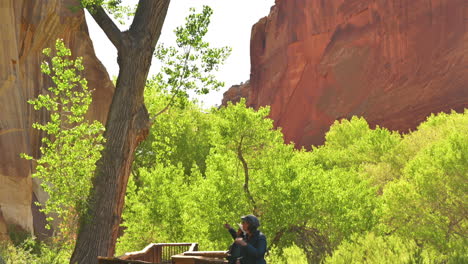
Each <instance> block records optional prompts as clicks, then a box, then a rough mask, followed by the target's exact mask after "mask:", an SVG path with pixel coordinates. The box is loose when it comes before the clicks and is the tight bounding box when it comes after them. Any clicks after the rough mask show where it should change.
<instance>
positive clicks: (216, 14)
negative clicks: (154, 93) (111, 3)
mask: <svg viewBox="0 0 468 264" xmlns="http://www.w3.org/2000/svg"><path fill="white" fill-rule="evenodd" d="M274 1H275V0H172V1H171V4H170V6H169V10H168V13H167V16H166V21H165V23H164V26H163V29H162V33H161V37H160V38H159V41H158V43H164V44H166V45H174V44H175V43H174V41H175V37H174V33H173V30H174V29H175V28H176V27H178V26H180V25H182V24H183V23H184V22H185V17H186V16H187V15H188V14H189V8H190V7H195V8H196V11H197V12H200V11H201V10H202V6H203V5H208V6H210V7H211V8H213V15H212V17H211V24H210V27H209V31H208V34H207V35H206V40H207V41H208V42H209V43H210V45H211V46H212V47H222V46H230V47H231V48H232V54H231V56H230V57H229V58H228V59H227V61H226V63H225V64H224V65H223V66H222V67H221V69H220V71H219V72H218V73H216V76H217V78H218V80H220V81H223V82H225V87H224V88H222V89H221V90H220V91H219V92H210V94H208V95H204V96H202V97H200V98H199V99H200V100H202V101H203V103H204V106H205V107H211V106H214V105H219V104H221V100H222V96H223V93H224V92H225V91H226V90H227V89H228V88H229V87H231V86H232V85H234V84H239V83H241V82H245V81H247V80H248V79H249V78H250V33H251V29H252V26H253V25H254V24H255V23H256V22H257V21H258V20H259V19H260V18H262V17H264V16H267V15H268V13H269V12H270V7H271V6H273V5H274ZM123 2H124V4H132V3H133V4H135V3H137V2H138V1H137V0H124V1H123ZM86 21H87V23H88V27H89V32H90V35H91V39H92V40H93V44H94V49H95V52H96V55H97V57H98V58H99V59H100V60H101V61H102V63H103V64H104V66H105V67H106V69H107V72H108V73H109V76H111V78H112V76H117V75H118V71H119V67H118V64H117V51H116V49H115V48H114V46H113V45H112V44H111V42H110V41H109V40H108V39H107V37H106V36H105V34H104V32H102V30H101V29H100V28H99V26H98V25H97V24H96V23H95V22H94V20H93V18H92V17H91V16H89V14H86ZM116 24H117V23H116ZM118 25H119V26H120V29H121V30H125V29H127V28H128V26H129V25H126V26H122V25H120V24H118ZM154 63H156V62H155V61H153V64H154ZM152 73H154V70H153V72H152V71H151V70H150V75H151V74H152Z"/></svg>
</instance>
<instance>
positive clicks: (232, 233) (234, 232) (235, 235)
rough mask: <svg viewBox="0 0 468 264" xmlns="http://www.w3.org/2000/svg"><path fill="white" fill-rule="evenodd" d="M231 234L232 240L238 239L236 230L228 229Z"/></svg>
mask: <svg viewBox="0 0 468 264" xmlns="http://www.w3.org/2000/svg"><path fill="white" fill-rule="evenodd" d="M228 231H229V233H230V234H231V236H232V238H234V239H236V237H237V232H236V231H235V230H234V228H232V227H231V228H229V229H228Z"/></svg>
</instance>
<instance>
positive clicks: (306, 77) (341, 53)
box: [248, 0, 468, 147]
mask: <svg viewBox="0 0 468 264" xmlns="http://www.w3.org/2000/svg"><path fill="white" fill-rule="evenodd" d="M251 64H252V66H251V79H250V85H251V90H250V92H249V99H248V104H249V105H250V106H254V107H259V106H263V105H271V111H272V112H271V117H272V118H273V119H274V120H275V124H276V125H277V126H280V127H282V128H283V132H284V134H285V140H286V142H289V141H294V142H295V143H296V145H297V146H306V147H309V146H310V145H311V144H314V145H316V144H321V143H323V141H324V134H325V133H326V131H327V130H328V128H329V126H330V125H331V124H332V123H333V121H334V120H336V119H341V118H349V117H351V116H353V115H357V116H363V117H365V118H366V119H367V120H368V122H369V123H370V124H371V125H373V126H374V125H379V126H382V127H386V128H388V129H391V130H398V131H400V132H406V131H408V130H410V129H415V127H416V126H417V125H418V124H419V123H420V122H421V121H424V120H425V118H426V117H427V116H428V115H429V114H430V113H437V112H441V111H450V109H454V110H456V111H462V110H463V109H464V108H468V1H466V0H424V1H423V0H399V1H387V0H326V1H325V0H276V5H275V6H274V7H272V9H271V12H270V14H269V16H268V17H265V18H263V19H261V20H260V21H259V22H258V23H257V24H256V25H254V27H253V29H252V40H251Z"/></svg>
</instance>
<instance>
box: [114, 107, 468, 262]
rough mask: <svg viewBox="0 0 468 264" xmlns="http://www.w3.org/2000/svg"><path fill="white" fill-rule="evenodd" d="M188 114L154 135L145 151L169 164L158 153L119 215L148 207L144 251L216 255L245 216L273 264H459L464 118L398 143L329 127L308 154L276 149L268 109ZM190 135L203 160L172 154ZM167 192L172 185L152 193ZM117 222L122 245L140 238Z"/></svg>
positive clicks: (431, 122)
mask: <svg viewBox="0 0 468 264" xmlns="http://www.w3.org/2000/svg"><path fill="white" fill-rule="evenodd" d="M197 111H200V110H197V109H196V108H193V107H191V106H190V104H189V107H187V108H186V109H178V110H177V111H173V112H170V113H176V115H174V118H173V119H171V118H167V119H165V121H164V122H172V123H173V124H163V123H161V124H160V125H161V126H162V127H163V128H164V130H166V132H165V135H167V137H158V138H154V142H153V144H155V145H154V146H158V147H161V146H163V144H165V143H164V142H170V143H169V144H168V145H167V147H166V151H167V153H166V154H164V151H162V152H161V154H159V157H160V158H159V160H158V162H155V163H154V164H152V165H150V167H152V168H153V169H151V170H148V169H145V170H142V171H144V173H143V174H144V177H141V178H142V179H143V178H144V180H142V181H140V182H139V184H140V185H139V186H144V187H141V188H140V189H138V192H135V193H134V194H132V192H133V191H132V192H129V194H128V197H132V204H131V205H129V207H128V208H127V209H126V210H128V211H131V210H133V209H131V208H140V207H145V206H146V205H147V204H152V203H153V202H151V199H154V205H151V206H149V208H147V209H145V210H149V211H152V209H151V208H152V207H154V208H157V211H155V212H152V213H151V214H149V213H148V214H146V213H144V214H143V215H148V216H151V217H147V219H146V220H145V219H143V218H146V216H145V217H143V218H141V219H139V220H141V221H140V222H138V224H137V225H138V226H144V224H143V223H146V225H148V223H151V224H150V226H151V225H154V226H156V227H154V228H155V229H157V230H158V231H157V232H155V233H154V235H153V236H152V238H151V239H149V240H146V241H145V243H146V242H149V241H152V242H155V241H157V242H163V241H167V240H171V241H176V239H177V240H178V241H197V242H199V243H200V245H201V248H202V249H204V250H220V249H224V248H227V246H228V245H229V244H230V243H231V242H232V240H231V238H230V236H229V235H228V234H227V232H226V231H225V230H224V229H223V227H222V224H223V223H225V222H229V223H233V222H236V221H239V216H240V215H243V214H247V213H255V214H257V215H258V216H259V217H260V219H261V222H262V226H261V230H262V231H263V232H264V233H265V234H266V235H267V238H268V243H269V245H271V246H273V249H272V251H271V252H270V255H269V257H268V258H269V260H270V262H272V263H302V261H303V258H302V256H304V255H305V256H306V257H307V261H308V262H309V263H319V262H322V261H325V260H326V261H328V262H331V263H347V262H351V263H361V262H363V260H364V259H366V260H367V261H368V263H380V262H381V261H384V262H383V263H387V262H388V263H390V262H394V263H464V262H465V261H466V256H467V254H466V250H465V248H466V244H467V242H466V239H465V237H466V230H467V229H466V219H465V215H466V214H465V211H464V210H465V208H466V201H467V199H466V193H467V192H466V186H465V184H463V183H464V182H466V180H467V175H468V174H467V172H468V168H467V160H468V159H467V153H468V148H467V145H466V144H467V142H468V140H467V135H468V133H467V130H466V129H467V128H468V126H467V124H468V122H467V118H468V113H467V112H465V113H464V114H457V113H452V114H450V115H447V114H440V115H437V116H433V117H431V118H429V119H428V121H427V122H426V123H423V124H422V125H421V126H420V129H419V130H418V131H415V132H413V133H411V134H408V135H404V136H403V137H402V136H400V135H398V134H396V133H393V132H389V131H388V130H386V129H382V128H378V127H377V128H375V129H371V128H370V127H369V126H368V124H367V122H366V121H365V120H364V119H362V118H352V119H351V120H350V121H341V122H336V123H335V124H334V125H333V126H332V127H331V128H330V132H329V134H327V141H326V143H325V145H323V146H320V147H315V148H313V150H312V151H310V152H308V151H305V150H295V149H294V148H293V147H292V146H291V145H285V144H284V143H283V140H282V135H281V133H280V131H278V130H274V129H273V123H272V121H271V120H269V119H268V118H267V116H268V108H262V109H259V110H258V111H254V110H253V109H249V108H247V107H246V105H245V101H241V102H240V103H238V104H236V105H229V106H228V107H223V108H221V109H218V110H216V109H213V110H211V111H210V112H208V113H205V114H203V115H202V116H203V118H201V119H200V118H199V117H196V118H190V117H191V116H197V114H195V113H196V112H197ZM183 113H185V114H183ZM161 120H162V119H161ZM195 125H196V126H195ZM449 127H452V128H454V129H449ZM185 128H190V129H188V130H187V129H185ZM194 128H196V129H194ZM203 129H208V130H209V132H207V131H205V132H203ZM171 130H173V131H177V133H170V132H169V131H171ZM187 131H189V132H187ZM193 131H196V132H195V133H192V132H193ZM184 133H187V135H189V138H190V140H186V139H184V137H183V136H182V134H184ZM197 135H198V136H200V139H199V140H200V141H199V142H203V144H202V145H201V146H203V147H202V148H203V149H204V151H203V153H204V154H203V155H198V154H196V152H194V153H192V149H193V148H192V147H188V148H187V149H191V150H190V152H191V153H192V154H189V153H185V154H184V155H182V154H181V153H182V152H183V149H184V144H187V145H190V144H189V143H190V141H195V139H194V138H195V137H197ZM178 140H180V141H181V142H182V144H177V142H178ZM156 142H159V143H156ZM172 144H173V145H177V149H178V150H177V152H178V153H179V154H177V155H176V156H172V155H171V154H172V150H173V148H171V147H170V145H172ZM197 144H199V143H197ZM415 145H416V146H417V147H415ZM153 151H156V150H153ZM179 151H180V152H179ZM239 153H240V154H241V156H242V158H241V156H240V155H239ZM408 153H410V154H408ZM180 156H184V160H187V161H191V162H181V159H180V158H179V157H180ZM203 159H204V160H205V163H204V164H205V165H206V169H204V170H203V173H202V171H201V170H200V168H199V166H198V165H199V164H202V163H200V162H199V161H200V160H203ZM156 164H157V165H156ZM183 164H187V165H183ZM188 164H191V165H192V167H190V170H189V169H188ZM245 164H246V165H247V166H244V165H245ZM245 168H247V172H248V192H247V190H246V188H245V183H246V170H245ZM161 177H164V178H161ZM151 179H157V180H156V182H153V181H152V180H151ZM169 182H173V183H174V184H172V185H171V186H170V187H167V186H166V187H163V186H159V185H161V184H162V185H166V184H169ZM158 183H159V184H158ZM156 193H157V194H158V195H155V194H156ZM140 197H145V199H146V200H144V199H141V198H140ZM174 197H176V198H175V199H176V200H177V201H176V202H175V201H174ZM139 210H140V209H139ZM172 210H176V211H177V212H173V211H172ZM137 211H138V210H135V211H134V212H137ZM143 211H144V210H143ZM133 217H134V218H136V217H138V214H137V213H134V215H133ZM126 221H128V223H126V224H127V225H128V226H129V229H128V230H127V231H128V232H127V233H126V234H125V235H124V237H123V238H122V240H121V243H122V245H123V244H124V243H126V242H125V241H127V242H128V241H135V240H138V239H140V238H138V236H141V235H146V234H148V233H150V232H148V230H137V229H136V228H134V229H131V228H130V227H131V226H132V225H133V224H132V223H131V222H132V221H133V220H132V218H130V217H127V218H126ZM167 223H171V224H167ZM143 229H144V228H143ZM132 232H133V234H132ZM388 234H392V235H390V236H389V235H388ZM132 236H135V237H134V238H133V240H132V239H128V238H130V237H132ZM135 238H136V239H135ZM160 239H161V240H163V241H161V240H160ZM126 245H127V246H128V249H130V250H138V249H141V247H142V246H143V245H140V246H139V247H136V246H135V247H131V246H130V245H129V244H128V243H127V244H126ZM295 245H297V246H295ZM327 256H328V257H327ZM329 256H333V257H329ZM296 257H297V258H300V259H301V260H298V259H295V258H296ZM293 259H294V260H293ZM298 261H301V262H298ZM385 261H387V262H385Z"/></svg>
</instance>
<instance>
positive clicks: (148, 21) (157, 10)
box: [129, 0, 170, 47]
mask: <svg viewBox="0 0 468 264" xmlns="http://www.w3.org/2000/svg"><path fill="white" fill-rule="evenodd" d="M169 3H170V0H140V1H138V7H137V10H136V12H135V16H134V18H133V22H132V25H131V26H130V29H129V32H130V34H131V35H132V36H134V37H135V38H137V39H147V40H150V41H151V44H150V46H151V47H154V46H155V45H156V42H157V41H158V39H159V35H161V28H162V27H161V26H160V25H162V22H161V21H164V19H165V17H166V12H167V8H168V6H169ZM155 29H156V30H155ZM148 44H149V43H148Z"/></svg>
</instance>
